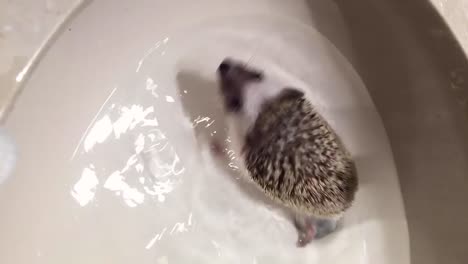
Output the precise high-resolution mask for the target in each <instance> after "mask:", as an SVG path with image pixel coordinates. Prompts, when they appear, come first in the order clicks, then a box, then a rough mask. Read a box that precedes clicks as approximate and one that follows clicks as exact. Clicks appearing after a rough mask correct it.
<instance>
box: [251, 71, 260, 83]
mask: <svg viewBox="0 0 468 264" xmlns="http://www.w3.org/2000/svg"><path fill="white" fill-rule="evenodd" d="M250 79H251V80H253V81H261V80H263V73H262V72H257V71H252V72H250Z"/></svg>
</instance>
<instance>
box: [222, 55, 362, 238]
mask: <svg viewBox="0 0 468 264" xmlns="http://www.w3.org/2000/svg"><path fill="white" fill-rule="evenodd" d="M217 77H218V83H219V93H220V96H221V98H222V102H223V106H224V111H225V115H226V119H227V121H228V131H229V136H230V138H231V140H230V141H231V146H230V147H231V149H233V150H234V151H235V152H237V153H238V159H239V162H240V164H241V167H242V168H243V171H244V172H245V174H247V175H248V178H250V179H251V180H252V181H253V182H254V184H255V185H257V187H259V188H260V189H261V190H262V191H263V192H264V193H265V194H266V196H268V197H269V198H271V199H272V200H274V201H276V202H278V203H279V204H281V205H282V206H284V207H286V208H288V209H289V210H290V212H291V215H292V222H293V223H294V226H295V227H296V230H297V232H298V239H297V246H298V247H304V246H306V245H307V244H308V243H310V242H311V241H312V240H314V239H318V238H321V237H324V236H326V235H328V234H330V233H332V232H333V231H334V230H335V229H336V227H337V222H338V221H339V220H340V219H341V218H342V216H343V213H344V212H345V211H346V210H347V209H349V208H350V207H351V205H352V203H353V200H354V196H355V193H356V191H357V188H358V178H357V173H356V167H355V164H354V162H353V160H352V158H351V156H350V154H349V152H348V151H347V150H346V148H345V146H344V145H343V143H342V142H341V140H340V139H339V137H338V135H337V134H336V133H335V132H334V130H333V129H332V128H331V126H330V125H329V123H328V122H327V121H326V120H325V119H324V118H323V117H322V116H321V115H320V114H319V113H318V112H317V111H316V109H315V108H314V106H313V105H312V103H311V102H310V100H308V99H307V97H306V95H305V93H304V92H303V90H300V89H298V88H294V87H292V86H284V85H280V84H279V82H275V81H274V80H273V78H270V77H271V76H266V74H265V73H264V72H263V71H261V70H259V69H255V68H253V67H251V66H248V65H247V64H245V63H243V62H241V61H238V60H235V59H232V58H226V59H224V60H223V61H222V62H221V64H220V65H219V67H218V68H217ZM213 144H214V145H216V146H218V148H219V142H213Z"/></svg>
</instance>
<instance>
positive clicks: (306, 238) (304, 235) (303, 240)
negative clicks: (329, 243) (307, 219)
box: [296, 225, 316, 247]
mask: <svg viewBox="0 0 468 264" xmlns="http://www.w3.org/2000/svg"><path fill="white" fill-rule="evenodd" d="M315 233H316V231H315V227H314V226H313V225H311V226H310V227H309V228H308V229H307V230H305V231H303V232H301V233H299V237H298V239H297V243H296V245H297V247H305V246H307V244H309V243H310V242H311V241H312V240H314V238H315Z"/></svg>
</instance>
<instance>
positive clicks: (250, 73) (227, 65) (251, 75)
mask: <svg viewBox="0 0 468 264" xmlns="http://www.w3.org/2000/svg"><path fill="white" fill-rule="evenodd" d="M217 73H218V77H219V82H220V92H221V96H222V98H223V101H224V107H225V109H226V111H227V112H233V113H236V112H239V111H241V110H242V108H243V105H244V101H245V98H244V96H245V87H246V86H247V85H248V84H251V83H255V82H260V81H262V79H263V73H262V72H260V71H257V70H255V69H251V68H249V67H247V65H245V64H243V63H241V62H237V61H235V60H233V59H230V58H226V59H224V60H223V61H222V62H221V64H220V65H219V67H218V70H217Z"/></svg>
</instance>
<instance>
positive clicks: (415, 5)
mask: <svg viewBox="0 0 468 264" xmlns="http://www.w3.org/2000/svg"><path fill="white" fill-rule="evenodd" d="M335 2H336V3H337V4H338V5H339V7H340V9H341V12H342V14H343V16H344V19H345V22H346V25H347V27H348V29H349V33H350V36H351V40H352V46H353V47H354V56H355V59H356V60H355V61H353V64H354V65H355V67H356V69H357V70H358V72H359V74H360V75H361V77H362V78H363V80H364V82H365V84H366V86H367V87H368V89H369V92H370V94H371V96H372V98H373V100H374V103H375V104H376V107H377V109H378V111H379V113H380V115H381V117H382V119H383V122H384V125H385V128H386V130H387V134H388V136H389V139H390V142H391V145H392V149H393V154H394V158H395V162H396V165H397V169H398V172H399V173H398V174H399V177H400V183H401V189H402V191H403V197H404V199H405V206H406V213H407V218H408V223H409V231H410V243H411V258H412V263H415V264H420V263H425V264H432V263H434V264H435V263H442V262H443V263H454V264H455V263H466V261H467V257H466V248H467V247H468V244H467V240H466V237H467V236H468V228H467V227H466V219H468V213H467V211H466V208H465V207H466V206H465V204H464V202H462V201H467V200H468V192H467V190H468V181H467V180H466V175H467V174H468V165H467V163H466V160H468V140H467V137H466V135H468V119H467V116H468V103H467V102H468V81H467V80H468V62H467V59H466V57H465V54H464V53H463V51H462V50H461V48H460V46H459V45H458V43H457V42H456V40H455V39H454V37H453V35H452V34H451V32H450V29H448V28H447V26H446V24H445V22H444V21H443V20H442V19H441V18H440V17H439V15H438V14H437V12H436V11H435V10H434V9H433V7H432V6H431V4H430V3H429V1H358V2H356V1H353V2H351V1H346V0H336V1H335Z"/></svg>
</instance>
